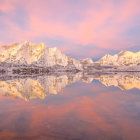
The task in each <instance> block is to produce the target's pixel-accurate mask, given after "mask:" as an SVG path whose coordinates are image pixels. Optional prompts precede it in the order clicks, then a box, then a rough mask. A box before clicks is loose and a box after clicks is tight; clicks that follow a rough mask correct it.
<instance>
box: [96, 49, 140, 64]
mask: <svg viewBox="0 0 140 140" xmlns="http://www.w3.org/2000/svg"><path fill="white" fill-rule="evenodd" d="M96 63H99V64H101V65H116V66H137V65H140V51H139V52H136V53H134V52H130V51H121V52H120V53H119V54H115V55H113V56H112V55H105V56H104V57H102V58H101V59H100V60H99V61H97V62H96Z"/></svg>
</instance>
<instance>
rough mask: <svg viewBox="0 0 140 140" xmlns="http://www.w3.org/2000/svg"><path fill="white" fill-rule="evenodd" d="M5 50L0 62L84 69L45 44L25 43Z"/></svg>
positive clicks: (76, 61) (76, 62)
mask: <svg viewBox="0 0 140 140" xmlns="http://www.w3.org/2000/svg"><path fill="white" fill-rule="evenodd" d="M3 48H4V49H1V50H2V51H1V54H0V62H7V63H14V64H36V65H38V66H44V67H48V66H49V67H50V66H54V65H60V66H64V67H65V66H67V65H69V64H71V65H74V66H75V67H76V68H77V69H81V68H82V65H81V64H80V62H79V61H78V60H75V59H73V58H70V57H68V56H66V55H65V54H63V53H62V52H61V51H60V50H58V49H57V48H48V47H47V46H46V45H45V44H44V43H40V44H33V43H30V42H28V41H25V42H24V43H22V44H13V45H11V46H5V47H3ZM5 48H7V49H5Z"/></svg>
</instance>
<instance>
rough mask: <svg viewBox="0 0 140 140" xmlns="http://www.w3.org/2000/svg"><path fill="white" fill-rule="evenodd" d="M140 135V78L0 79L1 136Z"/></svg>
mask: <svg viewBox="0 0 140 140" xmlns="http://www.w3.org/2000/svg"><path fill="white" fill-rule="evenodd" d="M15 139H17V140H22V139H25V140H28V139H29V140H36V139H37V140H140V77H139V76H137V75H118V74H117V75H94V76H88V77H83V76H82V78H81V77H80V75H74V76H66V75H64V76H41V77H36V78H22V79H19V78H18V79H12V80H6V81H4V80H3V81H0V140H15Z"/></svg>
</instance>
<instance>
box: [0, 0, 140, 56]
mask: <svg viewBox="0 0 140 140" xmlns="http://www.w3.org/2000/svg"><path fill="white" fill-rule="evenodd" d="M139 36H140V1H139V0H106V1H103V0H76V1H75V0H30V1H29V0H24V1H20V0H0V45H1V44H9V43H14V42H23V41H25V40H29V41H31V42H34V43H39V42H45V43H46V44H47V45H48V46H50V47H54V46H55V47H58V48H60V49H61V50H62V51H63V52H64V53H66V54H68V55H70V56H73V57H76V58H85V57H92V58H98V57H101V56H102V55H104V54H106V53H110V54H114V53H116V52H119V51H120V50H132V51H138V50H139V48H140V40H139Z"/></svg>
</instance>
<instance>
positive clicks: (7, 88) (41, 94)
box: [0, 73, 140, 101]
mask: <svg viewBox="0 0 140 140" xmlns="http://www.w3.org/2000/svg"><path fill="white" fill-rule="evenodd" d="M93 80H98V81H100V82H101V83H102V84H103V85H105V86H107V87H108V86H115V87H118V88H120V89H121V90H130V89H133V88H137V89H140V76H139V73H138V74H137V75H134V74H124V73H123V74H93V75H89V74H85V73H77V74H69V75H50V76H38V77H36V78H35V77H33V78H28V77H24V78H12V77H11V78H10V79H9V80H8V79H7V80H5V81H0V95H2V96H11V97H13V98H22V99H24V100H26V101H27V100H30V99H32V98H40V99H44V98H45V96H46V95H48V94H57V93H58V92H60V91H61V90H62V89H63V88H65V87H66V86H67V85H70V84H72V83H75V82H86V83H91V82H92V81H93Z"/></svg>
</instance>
